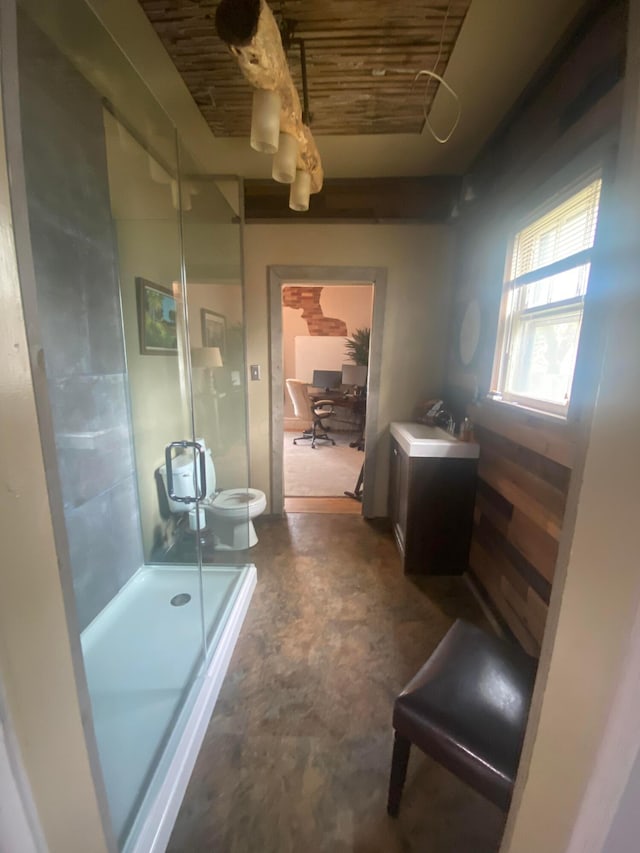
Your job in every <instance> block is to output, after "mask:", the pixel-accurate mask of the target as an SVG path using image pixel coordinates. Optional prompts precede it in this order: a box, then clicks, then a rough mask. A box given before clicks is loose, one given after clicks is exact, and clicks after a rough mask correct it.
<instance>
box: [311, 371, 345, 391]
mask: <svg viewBox="0 0 640 853" xmlns="http://www.w3.org/2000/svg"><path fill="white" fill-rule="evenodd" d="M341 382H342V371H341V370H314V371H313V379H312V380H311V384H312V385H313V387H314V388H324V389H325V391H331V390H333V389H334V388H339V387H340V384H341Z"/></svg>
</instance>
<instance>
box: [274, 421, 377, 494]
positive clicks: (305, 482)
mask: <svg viewBox="0 0 640 853" xmlns="http://www.w3.org/2000/svg"><path fill="white" fill-rule="evenodd" d="M299 435H300V432H299V431H298V432H289V431H287V432H285V434H284V493H285V496H286V497H298V498H300V497H341V496H342V495H344V493H345V491H348V490H350V491H353V490H354V489H355V485H356V481H357V479H358V474H359V473H360V467H361V465H362V463H363V462H364V453H363V452H362V451H361V450H357V449H356V448H355V447H349V442H350V441H353V439H354V438H355V434H354V433H353V432H338V431H337V430H336V431H334V432H332V433H331V438H333V440H334V441H335V442H336V445H335V447H334V445H333V444H325V443H322V442H318V444H317V445H316V447H315V449H313V450H312V449H311V441H301V442H300V444H294V443H293V439H294V438H297V437H298V436H299Z"/></svg>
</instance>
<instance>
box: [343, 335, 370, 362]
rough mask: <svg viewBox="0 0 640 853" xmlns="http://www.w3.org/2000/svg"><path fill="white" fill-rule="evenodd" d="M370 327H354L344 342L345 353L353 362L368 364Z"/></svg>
mask: <svg viewBox="0 0 640 853" xmlns="http://www.w3.org/2000/svg"><path fill="white" fill-rule="evenodd" d="M370 338H371V329H356V330H355V332H354V333H353V335H352V336H351V337H350V338H347V342H346V344H345V347H346V354H347V356H348V357H349V358H350V359H351V361H352V362H353V363H354V364H361V365H364V366H365V367H368V366H369V340H370Z"/></svg>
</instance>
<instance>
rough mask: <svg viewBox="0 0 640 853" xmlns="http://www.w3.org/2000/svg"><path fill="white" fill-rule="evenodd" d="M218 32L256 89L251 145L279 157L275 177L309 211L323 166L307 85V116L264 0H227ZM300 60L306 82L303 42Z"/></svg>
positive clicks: (222, 5) (293, 202)
mask: <svg viewBox="0 0 640 853" xmlns="http://www.w3.org/2000/svg"><path fill="white" fill-rule="evenodd" d="M216 29H217V31H218V35H219V36H220V38H221V39H222V40H223V41H224V42H225V43H226V44H227V46H228V47H229V50H230V51H231V53H232V55H233V56H234V57H235V59H236V61H237V62H238V65H239V66H240V70H241V71H242V73H243V75H244V76H245V78H246V79H247V81H248V82H249V83H250V84H251V86H253V89H254V94H253V106H252V113H251V147H252V148H254V149H255V150H256V151H261V152H263V153H266V154H273V155H274V158H273V164H272V172H271V174H272V177H273V179H274V180H276V181H278V182H280V183H283V184H290V185H291V191H290V195H289V207H290V208H291V209H292V210H296V211H305V210H308V209H309V197H310V195H311V194H312V193H317V192H320V190H321V189H322V181H323V178H324V175H323V171H322V163H321V161H320V154H319V153H318V149H317V147H316V144H315V141H314V139H313V136H312V134H311V130H310V129H309V127H308V124H307V123H305V122H308V121H309V113H308V106H307V103H306V100H307V99H306V85H305V112H304V116H303V113H302V110H301V107H300V98H299V96H298V92H297V91H296V88H295V86H294V85H293V81H292V79H291V74H290V72H289V66H288V64H287V59H286V56H285V53H284V48H283V46H282V38H281V36H280V31H279V29H278V25H277V23H276V21H275V18H274V17H273V14H272V12H271V10H270V9H269V7H268V6H267V4H266V2H265V0H222V2H221V3H220V5H219V6H218V9H217V11H216ZM301 59H302V63H303V80H304V81H305V83H306V68H305V65H304V60H305V52H304V46H303V45H302V44H301ZM303 119H304V120H303Z"/></svg>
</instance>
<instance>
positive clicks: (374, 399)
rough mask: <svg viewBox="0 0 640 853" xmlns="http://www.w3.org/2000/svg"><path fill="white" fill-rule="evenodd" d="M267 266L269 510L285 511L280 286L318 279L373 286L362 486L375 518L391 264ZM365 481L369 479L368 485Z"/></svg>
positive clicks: (367, 511) (365, 507)
mask: <svg viewBox="0 0 640 853" xmlns="http://www.w3.org/2000/svg"><path fill="white" fill-rule="evenodd" d="M267 269H268V275H269V338H270V340H269V348H270V355H271V385H270V400H271V509H272V512H273V514H274V515H282V514H283V513H284V475H283V464H284V458H283V456H284V454H283V446H282V441H283V433H284V405H283V400H284V375H283V372H284V371H283V364H282V287H283V285H286V284H291V285H296V284H302V285H304V284H306V285H311V284H315V285H317V286H322V287H325V286H328V287H331V286H332V285H347V286H349V287H353V286H358V285H363V286H373V314H372V318H371V342H370V345H369V379H368V391H367V420H366V425H365V433H364V439H365V450H364V489H363V493H362V514H363V515H364V517H365V518H372V517H373V515H374V494H373V487H374V483H375V474H376V444H377V437H378V404H379V397H380V376H381V372H382V329H383V325H384V305H385V297H386V292H387V268H386V267H339V266H330V267H321V266H286V265H285V266H281V265H276V266H269V267H268V268H267ZM367 483H368V484H369V486H368V487H367Z"/></svg>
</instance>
